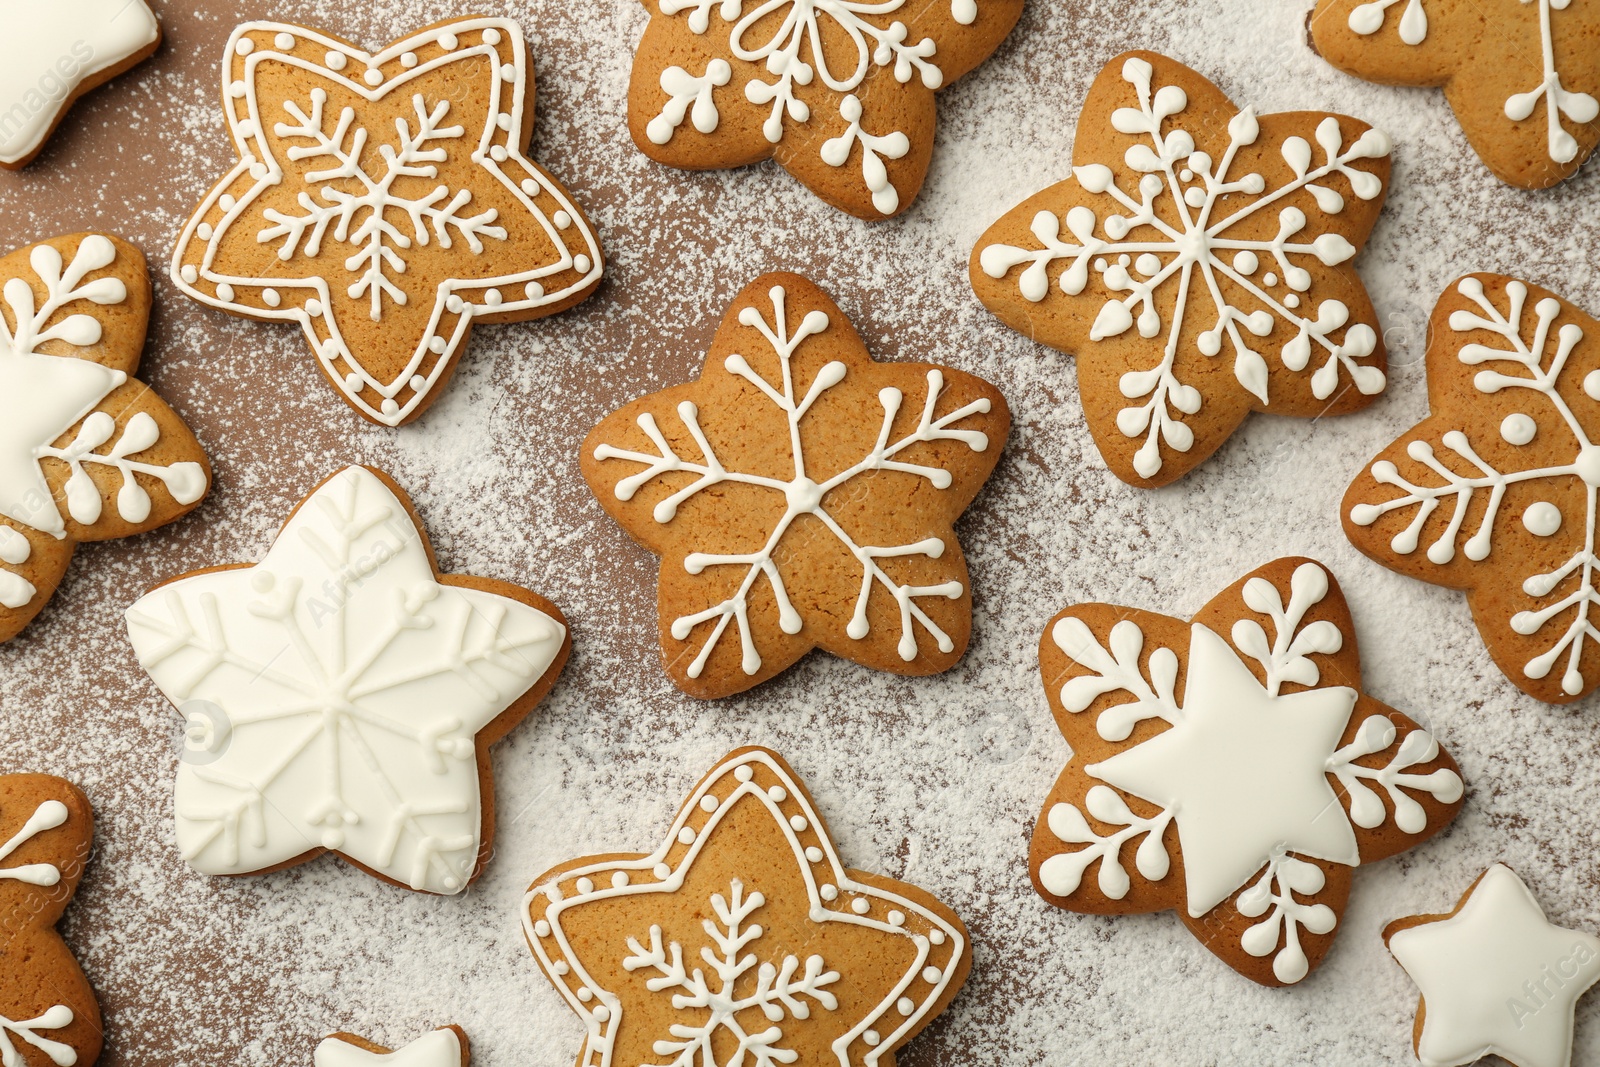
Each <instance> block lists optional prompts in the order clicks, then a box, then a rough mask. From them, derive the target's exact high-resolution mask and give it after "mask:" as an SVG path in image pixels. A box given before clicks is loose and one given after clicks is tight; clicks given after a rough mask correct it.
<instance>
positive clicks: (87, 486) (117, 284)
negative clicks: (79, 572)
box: [0, 233, 211, 641]
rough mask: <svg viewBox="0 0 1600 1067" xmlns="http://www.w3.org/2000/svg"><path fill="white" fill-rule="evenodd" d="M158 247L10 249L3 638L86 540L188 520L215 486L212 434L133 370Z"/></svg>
mask: <svg viewBox="0 0 1600 1067" xmlns="http://www.w3.org/2000/svg"><path fill="white" fill-rule="evenodd" d="M149 320H150V278H149V275H148V274H147V272H146V269H145V260H144V255H143V253H141V252H140V251H139V250H138V249H137V248H135V247H134V246H133V245H130V244H128V243H127V242H126V241H122V240H119V239H117V238H115V237H107V236H104V235H102V234H90V233H80V234H73V235H71V236H67V237H56V238H52V239H51V240H49V241H45V242H42V243H40V244H36V245H31V246H29V247H27V248H23V249H20V250H18V251H16V252H13V253H11V254H10V255H8V256H6V257H5V258H3V259H0V641H7V640H10V639H11V638H13V637H15V636H16V635H17V634H19V633H21V632H22V630H23V628H24V627H26V626H27V625H28V623H29V622H31V621H32V620H33V618H34V617H35V616H36V615H38V614H39V612H40V611H41V610H43V608H44V606H45V604H46V603H48V602H49V600H50V598H51V597H52V596H53V595H54V594H55V591H56V588H57V587H58V586H59V585H60V584H61V579H62V577H63V576H64V575H65V574H66V572H67V566H68V564H69V563H70V562H71V560H72V555H73V549H74V548H75V547H76V546H77V545H78V544H79V543H80V542H84V541H105V540H110V539H112V538H118V537H128V536H130V535H133V534H138V533H144V532H146V531H148V530H153V529H155V528H156V527H158V526H162V525H164V524H166V523H169V522H172V521H173V520H175V519H177V518H180V517H181V516H183V515H185V514H187V513H188V512H189V511H190V510H192V509H193V508H194V507H195V506H197V505H198V504H199V503H200V500H201V498H202V497H204V496H205V494H206V491H207V490H208V489H209V488H210V487H211V467H210V464H209V463H208V462H207V461H206V456H205V453H204V452H203V451H201V448H200V443H199V442H198V441H196V440H195V436H194V434H193V433H191V432H190V430H189V428H188V427H187V426H186V425H185V424H184V422H183V420H182V419H181V418H179V417H178V415H177V413H176V412H174V411H173V410H172V408H170V407H168V406H167V404H166V402H165V401H163V400H162V399H161V398H160V397H158V396H157V395H156V394H155V393H154V392H152V391H151V390H150V388H149V387H148V386H147V385H145V384H144V383H143V382H141V381H139V380H138V379H136V378H134V377H133V374H134V372H135V371H137V370H138V368H139V358H140V354H141V353H142V352H143V350H144V342H145V327H146V326H147V325H148V324H149Z"/></svg>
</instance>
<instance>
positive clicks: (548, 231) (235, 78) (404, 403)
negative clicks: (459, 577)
mask: <svg viewBox="0 0 1600 1067" xmlns="http://www.w3.org/2000/svg"><path fill="white" fill-rule="evenodd" d="M267 35H270V36H267ZM258 40H261V41H262V42H264V43H263V44H261V45H260V46H258V45H257V41H258ZM285 40H287V41H288V42H289V43H288V45H287V46H286V45H284V44H283V42H284V41H285ZM243 46H248V47H247V48H246V47H243ZM419 49H427V50H430V52H432V53H439V52H440V50H442V54H434V55H433V57H432V58H430V59H428V60H427V61H425V62H421V61H419V60H418V57H417V51H418V50H419ZM408 56H409V57H410V62H407V61H406V57H408ZM485 63H488V64H491V65H492V66H493V68H495V69H497V70H498V74H499V76H498V77H497V78H494V79H492V80H490V81H489V83H488V90H489V96H488V100H487V105H488V106H487V109H486V111H485V112H484V114H483V115H482V121H483V125H482V128H481V129H480V128H476V127H475V128H472V129H468V128H467V127H466V126H464V125H461V124H458V123H456V122H455V116H457V115H460V116H462V117H463V119H465V118H467V117H468V116H471V114H472V113H471V109H470V108H469V107H468V106H467V105H466V104H464V103H462V102H460V101H451V100H432V99H426V98H424V97H423V96H422V95H421V94H420V93H415V94H413V97H412V101H411V103H412V110H413V112H414V116H413V117H412V118H410V119H404V120H401V122H400V123H399V126H398V127H397V129H396V130H395V131H394V134H393V139H390V138H391V132H390V131H389V130H388V129H369V128H368V127H366V126H365V125H363V123H362V122H361V117H360V115H358V114H357V113H356V109H355V108H352V107H345V108H341V109H340V111H339V113H338V114H337V115H335V114H333V113H332V112H331V109H327V108H326V107H325V104H326V102H327V89H325V88H322V87H317V88H314V89H313V90H312V91H311V95H310V96H309V97H308V98H307V99H306V100H305V101H285V102H284V105H283V108H284V110H283V112H282V113H264V112H263V110H262V108H263V104H262V101H261V100H260V98H259V97H258V94H257V80H258V77H259V75H260V71H261V69H262V68H263V66H265V67H266V69H267V70H269V71H271V70H281V69H283V68H284V67H288V68H291V69H292V70H294V71H295V72H296V73H297V74H300V75H302V76H305V75H309V76H310V77H311V79H312V80H313V81H314V82H315V81H322V82H326V83H327V86H328V87H329V88H337V89H339V90H340V91H341V92H342V93H344V94H353V95H355V96H356V97H359V98H360V99H361V100H365V101H377V100H381V99H383V98H385V97H386V96H388V95H389V94H390V93H392V92H409V91H410V89H409V88H408V87H409V86H411V85H412V84H413V83H414V82H416V80H417V79H418V78H421V77H423V76H424V75H428V74H431V73H432V72H434V71H437V70H440V69H442V68H454V67H459V69H460V71H461V72H462V74H461V76H462V77H463V78H464V79H471V78H473V76H474V75H475V74H476V73H477V72H478V71H480V70H481V69H482V67H483V65H484V64H485ZM531 75H532V66H531V64H530V63H529V60H528V55H527V46H526V44H525V42H524V40H523V36H522V29H521V27H520V26H519V25H518V24H517V22H515V21H514V20H511V19H499V18H477V19H470V20H465V21H461V22H454V23H450V24H448V25H445V26H435V27H432V28H431V29H427V30H424V31H422V32H420V33H417V34H414V35H412V36H410V37H407V38H405V39H404V40H401V41H398V42H396V43H394V44H392V45H390V46H389V47H388V48H386V49H384V50H383V51H381V52H377V53H368V52H365V51H362V50H361V49H357V48H354V47H352V46H350V45H347V44H344V43H342V42H339V41H336V40H334V39H333V38H331V37H327V36H324V35H322V34H319V33H315V32H313V31H311V30H307V29H304V28H302V27H299V26H290V25H284V24H278V23H272V22H249V23H245V24H243V25H241V26H240V27H238V28H237V29H236V30H235V31H234V33H233V36H232V38H231V39H230V42H229V46H228V48H227V50H226V51H225V53H224V55H223V82H224V85H225V87H226V91H225V92H224V94H223V107H224V112H225V116H226V118H227V122H228V126H229V130H230V132H231V133H232V136H233V138H234V142H235V144H236V145H237V147H238V151H239V156H240V159H239V163H238V164H237V165H236V166H235V168H234V170H233V171H232V173H231V174H229V176H228V177H227V179H225V180H224V181H223V182H222V183H221V184H220V185H218V186H217V188H216V189H214V190H213V191H212V192H211V193H210V194H209V195H208V196H207V198H206V200H205V201H204V202H203V203H202V204H201V206H200V208H199V210H197V211H196V213H195V215H194V217H193V218H191V219H190V221H189V223H188V224H187V225H186V226H185V227H184V231H183V234H182V235H181V236H180V238H179V241H178V245H177V248H176V249H175V250H174V252H173V259H172V268H171V269H172V277H173V280H174V281H175V282H176V283H177V284H178V285H179V287H180V288H182V289H183V291H184V292H186V293H188V294H189V295H190V296H192V297H194V298H195V299H197V300H200V301H203V302H204V303H207V304H210V305H212V306H213V307H218V308H222V309H224V310H228V311H232V312H234V313H236V314H247V315H251V316H253V317H256V318H266V319H275V320H279V321H285V322H295V323H298V324H299V325H300V326H301V328H302V329H303V330H304V331H305V333H306V337H307V340H308V341H310V343H311V346H312V349H313V351H314V352H315V353H316V355H317V358H318V360H319V361H320V362H321V363H322V365H323V367H324V369H325V370H326V371H327V372H328V377H329V379H330V380H332V381H333V382H334V383H335V384H336V385H337V386H338V388H339V389H340V391H341V393H343V394H344V396H345V398H346V399H347V400H348V401H349V402H350V403H351V404H352V405H354V406H355V407H356V408H357V409H358V410H360V411H361V412H363V413H364V414H366V415H368V416H369V417H371V418H372V419H374V420H376V421H378V422H380V423H383V424H385V425H391V426H393V425H398V424H399V423H401V422H403V421H405V420H406V418H407V417H408V416H409V415H410V414H411V413H412V412H414V411H415V410H416V409H417V408H418V407H419V406H420V405H421V404H422V403H423V402H424V401H425V399H426V398H427V396H428V395H429V393H430V391H431V390H432V389H433V387H434V386H435V385H436V384H437V383H438V382H439V381H440V380H442V379H443V378H444V377H445V376H446V375H447V374H448V372H449V370H450V368H451V366H452V365H453V362H454V360H455V358H456V356H457V355H458V353H459V349H460V347H461V345H462V343H463V341H464V340H465V337H466V334H467V331H468V330H469V328H470V327H471V324H472V321H473V319H474V317H475V316H480V315H487V314H495V315H500V314H506V313H514V312H519V311H531V310H534V309H537V308H540V307H545V306H548V305H551V304H555V303H558V302H561V301H564V300H567V299H568V298H570V297H572V296H573V295H574V294H575V293H578V292H580V291H582V290H585V289H587V288H588V287H590V286H592V285H593V284H594V283H595V282H596V281H597V280H598V279H599V277H600V271H601V266H600V264H601V256H600V247H599V243H598V241H597V240H596V238H595V235H594V233H593V232H592V231H591V230H590V229H589V227H588V226H587V225H585V224H584V223H583V222H582V216H581V215H580V214H579V212H578V211H577V209H576V207H574V206H573V204H572V201H571V200H570V199H569V198H568V196H567V194H566V193H565V192H564V191H563V190H562V189H561V188H560V187H559V186H558V185H556V184H555V183H554V182H553V181H552V180H551V179H549V178H548V177H546V176H545V174H544V173H543V172H542V171H541V170H539V168H538V167H536V166H534V165H533V164H532V163H530V162H529V161H528V160H527V159H526V158H525V157H524V156H523V146H522V145H521V144H520V143H518V142H519V140H520V138H521V133H522V128H523V117H524V108H525V107H526V106H527V103H526V99H525V98H526V96H527V86H528V83H529V81H530V79H531ZM482 80H483V79H481V78H480V79H478V81H475V82H472V83H471V84H473V85H477V84H478V82H481V81H482ZM464 84H465V83H464ZM472 117H473V118H476V116H472ZM269 133H270V134H271V136H269V135H268V134H269ZM369 142H371V144H369ZM372 144H376V145H377V146H378V157H379V158H380V159H381V160H382V164H383V165H382V167H381V169H380V171H377V172H375V171H373V170H371V169H370V165H371V164H372V163H373V162H374V161H373V158H372V157H373V155H374V153H373V151H372V147H371V146H372ZM364 150H365V151H364ZM280 152H281V153H284V154H285V157H286V158H285V159H280V158H279V153H280ZM461 156H470V159H471V160H472V162H473V163H474V164H476V166H477V167H478V168H479V171H477V172H474V173H475V175H476V177H478V179H479V180H481V181H482V182H484V183H493V184H495V185H497V186H499V187H501V188H502V189H503V191H506V192H510V193H511V194H512V195H513V196H514V197H515V199H516V201H517V202H518V204H519V205H520V206H521V208H522V209H523V210H525V211H527V213H528V215H529V217H530V218H532V219H533V221H534V223H535V224H536V226H537V228H538V230H539V231H540V232H541V233H542V234H543V235H544V236H545V237H547V238H548V239H549V242H550V244H551V246H553V248H554V250H555V252H554V256H553V258H551V259H549V260H548V261H546V262H538V263H534V264H532V265H529V262H528V261H529V259H530V258H531V257H532V256H533V252H532V251H524V250H523V249H522V247H521V246H520V244H518V243H516V242H514V241H513V240H511V239H510V238H509V237H508V230H507V226H506V223H507V221H508V220H505V219H500V218H498V217H497V215H496V213H495V211H494V210H492V209H490V210H485V211H481V212H480V211H477V210H476V209H475V208H473V207H472V202H473V190H472V189H471V188H467V187H462V188H454V189H452V188H450V187H448V186H446V185H443V184H440V185H437V186H433V187H430V190H429V191H428V192H426V193H411V194H408V193H405V192H404V190H407V189H410V190H415V188H416V183H415V182H414V181H411V182H409V183H408V182H407V179H415V178H423V179H432V178H436V177H438V174H439V171H440V169H441V166H442V165H444V164H446V163H447V162H449V161H453V160H456V159H459V158H460V157H461ZM305 160H315V161H319V163H320V162H321V161H326V165H325V166H319V167H318V168H317V169H313V170H304V169H303V168H301V167H300V166H299V164H300V163H301V162H302V161H305ZM286 162H287V163H288V164H289V167H287V168H286V166H285V163H286ZM290 170H293V171H294V172H295V173H296V174H300V173H301V172H302V171H303V179H304V184H305V186H306V189H305V190H304V191H302V192H301V194H300V196H299V198H298V199H297V204H298V208H299V211H298V213H291V212H289V211H284V210H279V209H267V210H263V209H262V208H260V207H259V203H258V202H259V201H260V199H261V198H262V196H263V195H264V194H265V193H267V192H268V191H269V190H271V189H273V188H275V187H276V186H278V185H280V184H282V183H283V182H284V181H285V180H286V175H287V174H288V173H289V171H290ZM295 180H300V179H298V178H297V179H295ZM246 181H248V182H249V184H248V186H247V187H246V188H245V189H244V190H243V191H242V192H240V191H239V188H238V187H239V186H240V185H241V184H243V183H245V182H246ZM352 181H355V182H357V183H359V184H360V186H361V188H362V190H363V191H362V192H361V193H359V194H352V193H350V192H348V188H349V187H350V184H351V182H352ZM397 183H398V184H397ZM230 190H232V191H230ZM313 194H315V195H313ZM552 201H553V206H554V208H555V210H547V207H546V205H547V204H548V203H549V202H552ZM219 213H220V222H217V223H213V222H211V221H207V220H208V219H214V218H216V217H217V216H218V215H219ZM558 215H561V216H565V219H566V225H565V226H561V225H557V223H556V221H555V216H558ZM235 226H244V227H247V228H249V229H250V231H251V234H252V240H260V241H262V242H266V243H270V244H273V245H275V246H276V247H277V249H278V253H279V256H280V258H282V259H284V260H286V261H287V260H304V259H316V260H318V261H319V262H322V263H325V264H326V269H324V270H323V271H322V272H321V273H320V274H317V273H310V272H308V271H306V270H305V269H304V267H303V266H302V267H301V268H300V269H297V270H290V271H286V272H285V275H284V276H282V277H276V276H275V277H262V278H255V277H244V276H241V275H235V274H228V273H226V272H223V271H221V270H220V269H218V268H217V266H216V259H217V254H218V249H219V248H220V247H221V243H222V241H223V240H224V239H225V238H226V237H227V236H228V234H229V232H230V231H231V230H232V228H233V227H235ZM196 242H198V243H199V244H201V245H202V246H203V252H202V255H201V256H200V259H199V263H198V265H196V264H195V263H194V262H187V260H189V259H190V257H191V252H190V248H191V246H192V245H193V244H195V243H196ZM434 242H436V243H437V244H438V245H439V246H440V247H443V248H451V247H456V246H459V247H461V248H462V249H463V250H464V251H465V252H466V253H469V254H470V255H471V256H472V257H475V258H478V259H482V260H483V263H476V262H474V263H469V264H468V266H469V267H470V269H468V270H466V271H465V274H466V275H468V276H466V277H461V278H444V279H439V284H438V285H437V286H435V287H432V288H429V289H427V290H420V289H418V290H416V291H412V290H410V289H408V286H407V284H406V255H407V252H408V250H409V249H411V248H412V247H420V246H424V245H428V244H430V243H434ZM335 245H336V246H337V250H333V249H332V246H335ZM552 279H557V280H559V281H560V283H561V284H549V283H550V282H551V280H552ZM267 290H270V291H271V293H272V296H271V297H268V296H267V295H266V291H267ZM249 292H260V293H261V297H262V299H261V300H260V301H259V302H256V301H252V300H251V299H249V297H248V296H247V293H249ZM335 294H337V295H338V297H348V299H349V300H353V301H354V300H365V304H366V311H365V312H364V315H365V316H366V317H370V318H371V319H372V320H377V321H381V320H382V318H383V312H384V308H385V307H387V306H390V305H391V304H406V303H408V302H409V301H411V300H413V299H422V300H430V301H432V302H433V305H434V307H433V313H432V316H431V318H430V320H429V323H428V326H427V329H426V330H425V331H424V332H423V334H422V335H421V336H420V337H418V338H417V339H416V347H415V350H414V353H413V355H412V358H411V359H410V361H409V362H408V363H407V364H406V365H405V366H404V367H402V368H401V369H400V371H399V372H398V373H397V374H395V375H394V376H393V377H392V378H390V379H387V380H380V379H379V378H377V377H375V376H374V373H373V371H372V370H371V369H370V368H368V367H366V366H365V365H363V363H362V362H361V353H360V352H358V351H355V350H354V349H352V348H351V346H350V342H349V341H348V340H347V339H346V338H345V336H344V334H343V332H341V329H340V324H339V321H338V318H337V314H338V310H339V305H340V302H341V301H340V299H336V296H335ZM475 294H477V295H475ZM366 391H371V392H376V393H377V394H378V397H379V400H378V401H377V402H376V403H373V402H371V401H370V400H369V399H364V398H363V397H362V395H361V394H362V393H363V392H366Z"/></svg>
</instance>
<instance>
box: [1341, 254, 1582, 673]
mask: <svg viewBox="0 0 1600 1067" xmlns="http://www.w3.org/2000/svg"><path fill="white" fill-rule="evenodd" d="M1428 337H1429V345H1428V350H1427V355H1426V362H1427V370H1428V406H1429V410H1430V412H1431V414H1430V415H1429V416H1428V417H1427V418H1426V419H1424V420H1422V421H1421V422H1419V423H1417V425H1415V426H1414V427H1412V428H1411V429H1410V430H1409V431H1407V432H1406V433H1404V434H1402V435H1401V436H1400V437H1399V438H1398V439H1396V440H1395V441H1394V442H1393V443H1392V444H1390V445H1389V446H1388V447H1386V448H1385V449H1384V450H1383V451H1382V452H1380V453H1379V454H1378V455H1377V456H1375V457H1374V458H1373V461H1372V462H1371V463H1369V464H1368V465H1367V466H1366V467H1365V468H1364V469H1363V470H1362V472H1361V474H1360V475H1358V476H1357V477H1356V479H1355V480H1354V481H1353V482H1352V483H1351V485H1350V487H1349V489H1348V490H1346V492H1345V496H1344V504H1343V507H1342V518H1343V522H1344V530H1345V534H1346V536H1348V537H1349V538H1350V541H1351V543H1352V544H1354V545H1355V546H1356V547H1357V548H1359V549H1360V550H1361V551H1362V552H1364V553H1365V554H1366V555H1368V556H1370V557H1371V558H1372V559H1374V560H1376V561H1377V562H1379V563H1381V564H1383V565H1384V566H1385V567H1388V568H1390V569H1391V570H1395V571H1398V572H1399V573H1401V574H1404V575H1407V576H1409V577H1412V578H1417V579H1420V580H1422V581H1424V582H1430V583H1432V584H1434V585H1442V586H1445V587H1447V588H1451V589H1461V590H1464V591H1465V592H1466V594H1467V603H1468V605H1469V606H1470V608H1471V609H1472V619H1473V622H1474V623H1475V624H1476V625H1477V628H1478V633H1479V635H1480V636H1481V637H1482V638H1483V642H1484V644H1485V645H1486V646H1487V647H1488V650H1489V655H1490V656H1491V657H1493V659H1494V661H1495V663H1496V664H1497V665H1498V666H1499V667H1500V670H1501V671H1503V672H1504V673H1505V676H1506V677H1507V678H1508V679H1510V680H1511V682H1512V684H1514V685H1516V686H1517V687H1518V688H1520V689H1521V690H1522V691H1523V692H1525V693H1527V694H1528V695H1529V696H1531V697H1534V698H1536V699H1538V700H1543V701H1547V702H1549V703H1552V704H1565V703H1569V702H1571V701H1574V700H1578V699H1580V698H1582V697H1584V696H1586V695H1587V694H1589V693H1591V692H1593V691H1594V689H1595V687H1596V686H1597V685H1600V618H1597V617H1596V616H1595V614H1594V613H1595V611H1596V610H1597V609H1600V573H1597V572H1600V555H1597V554H1596V542H1595V537H1596V524H1597V522H1600V321H1596V320H1595V319H1593V318H1591V317H1590V316H1588V315H1586V314H1584V313H1583V312H1582V311H1580V310H1579V309H1577V308H1576V307H1574V306H1573V305H1572V304H1571V303H1569V302H1568V301H1566V300H1564V299H1562V298H1561V297H1559V296H1557V295H1556V294H1554V293H1552V292H1550V291H1549V290H1547V289H1541V288H1540V287H1538V286H1536V285H1530V284H1528V283H1527V282H1523V281H1520V280H1518V279H1516V278H1511V277H1507V276H1505V275H1498V274H1472V275H1468V276H1466V277H1464V278H1461V279H1459V280H1458V281H1456V282H1454V283H1453V284H1452V285H1451V286H1450V287H1449V288H1448V289H1446V290H1445V293H1444V295H1443V296H1441V297H1440V298H1439V302H1438V304H1437V305H1436V306H1435V307H1434V310H1433V315H1432V318H1431V319H1430V321H1429V325H1428Z"/></svg>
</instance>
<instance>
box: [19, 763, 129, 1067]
mask: <svg viewBox="0 0 1600 1067" xmlns="http://www.w3.org/2000/svg"><path fill="white" fill-rule="evenodd" d="M93 840H94V813H93V812H92V811H91V809H90V807H89V800H88V798H87V797H85V796H84V795H83V792H82V791H81V790H79V789H78V788H77V787H76V786H74V785H73V784H72V783H70V782H67V781H64V780H62V779H60V778H56V777H53V776H51V775H48V774H7V775H0V909H3V912H0V914H3V915H4V919H3V920H0V945H3V946H4V947H3V951H4V959H5V981H4V983H3V984H0V1063H6V1064H9V1065H12V1067H50V1065H55V1067H68V1065H76V1067H94V1063H95V1061H96V1060H98V1059H99V1058H100V1048H101V1044H102V1040H103V1031H102V1027H101V1024H100V1006H99V1003H98V1002H97V1001H96V999H95V995H94V990H93V989H92V988H90V985H89V980H88V978H86V977H85V976H84V973H83V969H82V968H81V967H80V966H79V965H78V961H77V960H76V959H75V958H74V957H73V955H72V950H71V949H69V948H67V944H66V942H65V941H63V940H62V939H61V935H60V934H59V933H57V932H56V923H57V922H59V921H60V920H61V915H62V913H63V912H64V911H65V910H66V907H67V905H68V904H69V903H70V902H71V900H72V898H73V896H74V895H75V894H76V893H77V891H78V883H79V881H80V880H81V879H82V878H83V872H84V867H85V865H86V864H87V863H88V862H89V856H90V853H91V846H92V843H93Z"/></svg>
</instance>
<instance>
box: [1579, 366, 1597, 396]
mask: <svg viewBox="0 0 1600 1067" xmlns="http://www.w3.org/2000/svg"><path fill="white" fill-rule="evenodd" d="M1583 391H1584V392H1585V393H1588V394H1589V399H1590V400H1600V370H1592V371H1590V372H1589V373H1588V374H1586V375H1584V376H1583Z"/></svg>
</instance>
